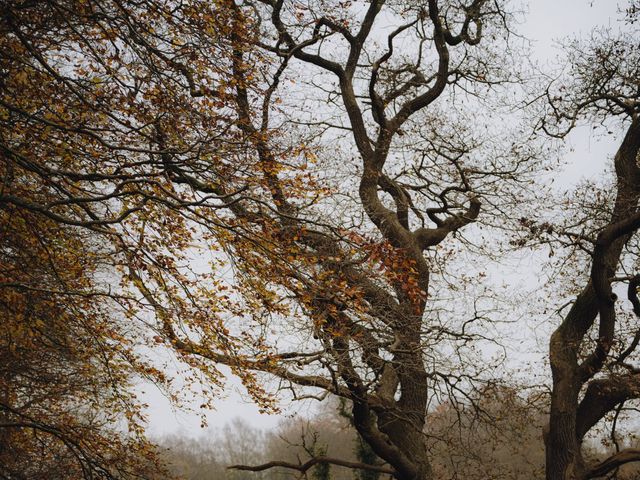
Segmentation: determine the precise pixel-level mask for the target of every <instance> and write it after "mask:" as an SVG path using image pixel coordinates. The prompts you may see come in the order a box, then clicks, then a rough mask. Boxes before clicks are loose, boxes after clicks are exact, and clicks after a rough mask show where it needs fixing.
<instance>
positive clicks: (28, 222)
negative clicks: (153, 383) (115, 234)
mask: <svg viewBox="0 0 640 480" xmlns="http://www.w3.org/2000/svg"><path fill="white" fill-rule="evenodd" d="M0 225H2V226H1V227H0V311H1V312H2V313H0V319H1V321H2V333H1V335H0V476H1V477H2V478H5V479H29V478H59V479H67V478H68V479H76V478H83V477H84V478H105V479H116V478H117V479H129V478H131V479H133V478H147V479H152V478H159V476H160V475H162V474H163V473H164V469H163V468H161V466H160V463H159V461H158V460H157V458H156V452H155V449H154V448H153V446H152V445H151V444H150V443H149V442H148V441H147V440H146V439H145V438H144V436H143V432H142V430H141V429H140V423H141V422H140V419H141V415H142V413H141V411H140V407H141V406H140V405H139V404H138V403H137V402H136V401H135V398H134V397H133V396H132V394H131V391H130V390H131V378H132V374H133V371H134V365H135V364H132V360H133V359H132V355H133V354H132V353H131V352H130V351H129V350H130V349H131V343H130V342H131V336H130V334H129V332H128V331H127V329H126V328H123V327H122V325H119V324H118V322H117V320H115V319H114V318H113V316H112V314H111V312H110V308H109V301H107V300H105V299H104V298H103V296H102V293H101V292H99V291H95V290H92V289H91V286H92V285H93V282H94V279H93V277H94V276H96V275H100V271H99V268H98V266H99V264H100V259H101V255H102V254H103V253H104V252H101V251H99V250H98V249H97V248H95V247H94V246H93V245H91V238H90V237H89V236H87V235H82V234H78V232H74V231H73V230H72V229H70V228H68V227H66V226H60V225H58V224H57V223H55V222H53V221H50V220H43V219H42V218H38V216H37V215H36V214H31V213H30V212H24V211H20V210H19V209H15V208H9V207H7V206H5V208H3V209H2V210H0ZM127 428H129V432H128V433H127Z"/></svg>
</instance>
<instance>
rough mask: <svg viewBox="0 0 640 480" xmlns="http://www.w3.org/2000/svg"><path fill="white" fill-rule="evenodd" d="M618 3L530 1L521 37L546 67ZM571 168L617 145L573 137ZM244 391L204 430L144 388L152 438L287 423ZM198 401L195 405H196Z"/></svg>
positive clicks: (594, 168)
mask: <svg viewBox="0 0 640 480" xmlns="http://www.w3.org/2000/svg"><path fill="white" fill-rule="evenodd" d="M620 3H621V2H617V1H614V0H531V5H530V6H529V7H528V11H529V13H528V14H527V15H526V21H525V23H524V24H523V25H521V27H520V32H521V33H522V34H523V35H524V36H525V37H527V38H529V39H530V40H531V41H532V42H533V45H532V47H533V55H534V58H535V59H536V60H537V61H539V62H541V63H542V64H545V63H547V62H553V60H554V58H555V56H556V55H557V53H558V48H557V47H558V40H561V39H562V38H566V37H576V36H578V37H580V36H582V37H584V36H587V35H588V34H589V32H590V31H591V30H592V28H594V27H596V26H613V27H614V28H616V27H615V26H616V23H617V22H618V20H619V15H618V10H619V4H620ZM569 146H570V149H569V151H568V152H567V156H566V158H567V160H568V163H567V167H566V169H565V171H564V172H563V174H561V175H559V176H558V178H560V180H561V182H562V183H566V184H569V183H573V182H575V181H578V180H579V179H581V178H583V177H585V176H592V175H597V174H598V173H599V172H600V171H602V169H603V167H604V165H605V164H606V161H607V160H608V159H609V158H611V156H612V155H613V152H614V149H615V142H614V141H613V139H610V138H604V139H603V138H591V137H590V132H589V130H588V129H586V128H584V129H578V130H577V131H575V132H574V133H573V134H572V136H571V137H570V138H569ZM238 390H241V389H240V388H238V386H237V384H236V383H234V382H233V381H230V382H229V385H228V398H226V399H221V400H219V401H218V402H217V403H216V408H217V409H216V411H214V412H211V413H209V414H208V415H207V417H208V422H209V427H207V428H205V429H202V428H200V419H199V417H198V416H196V415H190V414H186V413H183V412H174V411H172V409H171V408H170V406H169V403H168V401H167V400H166V399H165V398H163V397H162V395H160V394H159V393H158V392H157V391H155V390H154V389H153V388H152V387H147V388H145V391H146V394H145V396H144V401H145V402H146V403H148V404H149V406H150V407H149V410H148V415H149V430H148V431H149V433H150V434H151V435H154V436H161V435H167V434H174V433H176V434H183V435H188V436H201V435H207V434H209V433H210V432H211V431H212V430H214V429H219V428H221V427H222V426H223V425H224V424H225V423H227V422H229V421H231V420H232V419H233V418H234V417H240V418H243V419H245V420H246V421H248V422H250V423H251V424H254V425H255V426H258V427H261V428H273V427H275V426H276V425H277V423H278V422H279V421H280V420H281V419H282V418H283V417H282V416H278V415H261V414H259V413H258V409H257V408H256V407H255V406H253V405H252V404H251V403H250V402H249V401H248V400H247V399H245V398H243V397H242V396H241V395H239V394H238V393H237V392H238ZM199 403H201V402H198V399H194V405H198V404H199ZM282 407H283V415H292V414H294V413H295V411H296V410H298V411H299V413H302V414H304V413H308V411H309V409H310V408H312V407H311V406H310V405H308V404H304V405H299V404H298V405H293V406H289V405H287V404H286V403H285V404H283V405H282Z"/></svg>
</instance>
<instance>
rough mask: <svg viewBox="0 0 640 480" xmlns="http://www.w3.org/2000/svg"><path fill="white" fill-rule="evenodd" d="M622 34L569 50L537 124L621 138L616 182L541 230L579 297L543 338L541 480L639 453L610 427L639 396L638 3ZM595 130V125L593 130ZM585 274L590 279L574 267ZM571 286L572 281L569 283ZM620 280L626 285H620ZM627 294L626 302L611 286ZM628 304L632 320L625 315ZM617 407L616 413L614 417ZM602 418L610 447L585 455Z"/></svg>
mask: <svg viewBox="0 0 640 480" xmlns="http://www.w3.org/2000/svg"><path fill="white" fill-rule="evenodd" d="M628 15H629V16H628V20H629V25H628V28H627V30H626V31H624V32H623V34H620V35H618V34H613V33H611V32H610V31H604V32H596V33H594V34H593V36H592V39H591V41H590V42H589V43H584V42H572V43H570V44H569V45H568V46H567V53H568V60H569V62H570V65H571V67H570V71H569V75H568V77H565V78H563V79H561V80H559V81H557V82H555V83H553V84H552V85H551V87H550V88H549V89H547V92H546V96H547V99H548V105H549V112H548V116H547V117H546V120H545V121H544V122H543V124H542V127H543V128H544V129H545V130H546V131H547V132H548V133H551V134H552V135H556V136H563V135H564V134H565V133H566V132H568V131H570V130H571V129H572V128H573V127H575V126H576V125H578V124H580V122H584V121H585V120H586V121H588V122H592V124H594V123H596V122H597V123H601V124H603V125H605V126H606V127H607V128H608V129H609V130H610V132H609V133H612V131H613V130H616V129H617V128H619V127H620V126H622V128H623V136H622V141H621V143H620V146H619V148H618V150H617V152H616V154H615V158H614V162H613V163H614V170H615V179H614V184H613V185H612V186H608V187H607V190H606V191H599V192H596V193H594V192H593V190H592V191H590V192H587V193H588V194H587V195H586V197H583V198H587V199H588V200H587V201H585V202H584V203H582V204H581V205H579V206H578V208H579V209H580V211H581V213H579V214H578V215H576V216H574V217H573V218H572V219H571V220H569V221H568V222H567V224H565V225H562V226H559V227H557V226H556V227H551V226H550V227H549V228H548V229H547V230H548V232H552V231H553V230H556V233H559V235H560V236H562V237H564V241H565V245H568V246H569V247H570V249H571V255H572V256H573V259H574V262H573V263H571V264H570V265H571V266H572V267H571V269H566V272H567V274H568V275H570V276H573V277H575V278H576V283H577V285H580V289H579V293H577V295H576V296H575V298H574V299H573V300H572V301H571V302H570V308H569V310H568V312H567V313H566V315H565V316H564V318H563V321H562V323H561V324H560V325H559V326H558V327H557V329H556V330H555V331H554V333H553V335H552V336H551V340H550V344H549V359H550V364H551V370H552V374H553V387H552V394H551V410H550V420H549V427H548V430H547V431H546V432H545V442H546V452H547V453H546V462H547V467H546V471H547V478H548V479H550V480H551V479H554V480H555V479H587V478H596V477H603V476H607V475H610V474H612V473H615V472H616V470H617V468H618V467H619V466H620V465H622V464H625V463H628V462H633V461H638V460H640V451H638V450H637V449H621V448H620V444H619V443H618V442H617V439H616V428H618V429H620V424H621V423H624V422H623V419H624V418H625V414H624V411H625V409H626V407H627V406H629V405H630V404H633V403H634V401H635V400H636V399H637V398H638V394H639V392H640V390H639V387H640V383H639V377H638V367H637V352H636V348H637V346H638V343H639V340H640V333H638V330H637V321H638V319H640V302H639V300H638V286H639V285H640V276H638V263H637V254H638V250H637V246H638V245H637V231H638V229H639V228H640V211H639V207H638V201H639V199H640V166H639V152H640V95H639V94H640V83H639V82H638V80H639V79H640V70H638V65H639V64H640V62H639V60H640V50H639V49H638V45H637V35H638V31H637V26H635V27H634V20H635V18H636V16H637V9H636V7H634V6H631V7H630V8H629V10H628ZM594 128H595V127H594ZM583 269H584V271H588V272H589V274H588V276H586V278H585V276H584V275H582V274H581V271H582V270H583ZM569 283H573V282H572V281H569ZM623 286H624V289H623V288H622V287H623ZM620 291H625V294H626V297H627V302H628V303H626V305H620V304H619V303H620V302H617V300H618V295H617V293H616V292H620ZM630 310H632V311H633V314H632V315H631V317H630V316H629V315H628V313H625V311H626V312H628V311H630ZM621 412H622V413H621ZM606 421H609V422H611V423H610V427H609V428H611V429H612V431H611V438H612V439H613V441H614V443H615V446H616V451H615V453H614V454H612V455H610V456H608V457H606V458H604V459H600V460H594V459H588V458H586V456H585V455H584V452H583V450H584V447H583V445H584V441H585V439H586V438H588V436H589V434H590V432H593V431H594V429H595V427H597V426H598V425H602V424H603V422H606Z"/></svg>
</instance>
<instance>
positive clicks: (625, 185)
mask: <svg viewBox="0 0 640 480" xmlns="http://www.w3.org/2000/svg"><path fill="white" fill-rule="evenodd" d="M639 150H640V119H635V120H634V121H633V122H632V123H631V125H630V127H629V129H628V131H627V134H626V135H625V138H624V140H623V142H622V144H621V146H620V148H619V150H618V152H617V154H616V157H615V168H616V175H617V190H618V191H617V195H616V200H615V204H614V206H613V212H612V215H611V218H610V220H609V223H608V225H607V226H605V228H603V229H602V230H601V232H600V234H599V235H598V239H597V241H596V245H595V248H594V254H593V261H592V263H593V266H592V271H591V278H590V280H589V283H588V284H587V285H586V286H585V288H584V289H583V290H582V292H581V293H580V295H578V297H577V298H576V301H575V303H574V304H573V306H572V307H571V310H570V311H569V313H568V314H567V316H566V317H565V319H564V321H563V322H562V324H561V325H560V326H559V327H558V328H557V330H556V331H555V332H554V333H553V335H552V336H551V341H550V343H549V360H550V364H551V371H552V375H553V389H552V392H551V412H550V418H549V429H548V431H547V432H546V433H545V446H546V478H547V480H586V479H588V478H591V477H593V472H592V471H591V469H590V468H589V466H588V465H586V463H585V461H584V459H583V457H582V452H581V445H582V439H583V438H584V436H585V434H587V432H588V431H589V429H590V428H591V427H592V426H593V425H594V424H595V423H597V421H598V420H600V419H601V418H603V417H604V415H605V414H606V413H607V412H608V411H610V410H611V409H613V408H614V407H615V405H616V404H618V403H619V402H620V401H623V400H624V395H623V394H622V393H621V394H619V395H617V396H615V395H614V396H612V392H611V391H610V392H609V393H610V395H609V397H611V399H607V398H605V397H604V396H602V395H600V396H599V395H597V394H594V392H596V391H597V387H598V385H597V382H598V380H594V376H595V375H596V373H598V372H599V371H601V370H602V368H603V366H604V365H605V363H606V361H607V356H608V354H609V348H610V347H611V344H612V343H613V340H614V338H613V336H614V331H615V330H614V329H615V313H614V312H613V302H614V301H615V297H614V296H613V295H612V292H611V287H610V280H609V279H610V278H611V277H612V276H614V275H615V272H616V269H617V266H618V263H619V261H620V256H621V253H622V250H623V247H624V245H625V244H626V243H627V241H628V240H629V238H630V235H631V232H633V231H634V230H633V229H631V228H628V227H629V226H626V227H623V226H621V225H623V224H624V223H625V222H628V221H629V220H630V219H632V218H633V216H634V215H637V212H638V200H639V199H640V168H639V166H638V163H637V160H636V159H637V157H638V152H639ZM634 222H635V221H634ZM630 225H631V224H630ZM633 228H635V227H633ZM603 285H604V286H603ZM603 290H604V291H605V293H606V295H605V294H603ZM603 297H606V298H604V300H603ZM607 302H611V303H610V304H609V303H607ZM608 309H610V310H608ZM596 320H597V321H598V322H599V323H598V324H597V326H598V327H599V328H598V336H599V339H598V345H597V346H596V347H595V348H594V349H593V351H592V352H591V353H590V354H589V355H587V356H582V355H581V353H583V352H581V344H582V343H583V342H584V339H585V337H586V335H587V333H588V332H589V330H590V329H591V328H592V327H593V326H594V324H595V322H596ZM584 386H588V388H587V393H586V394H585V396H583V397H582V398H581V395H580V392H581V390H582V388H583V387H584ZM594 395H595V396H594ZM596 397H597V398H596ZM598 402H599V403H600V404H601V405H599V408H595V406H594V404H596V403H598Z"/></svg>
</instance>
